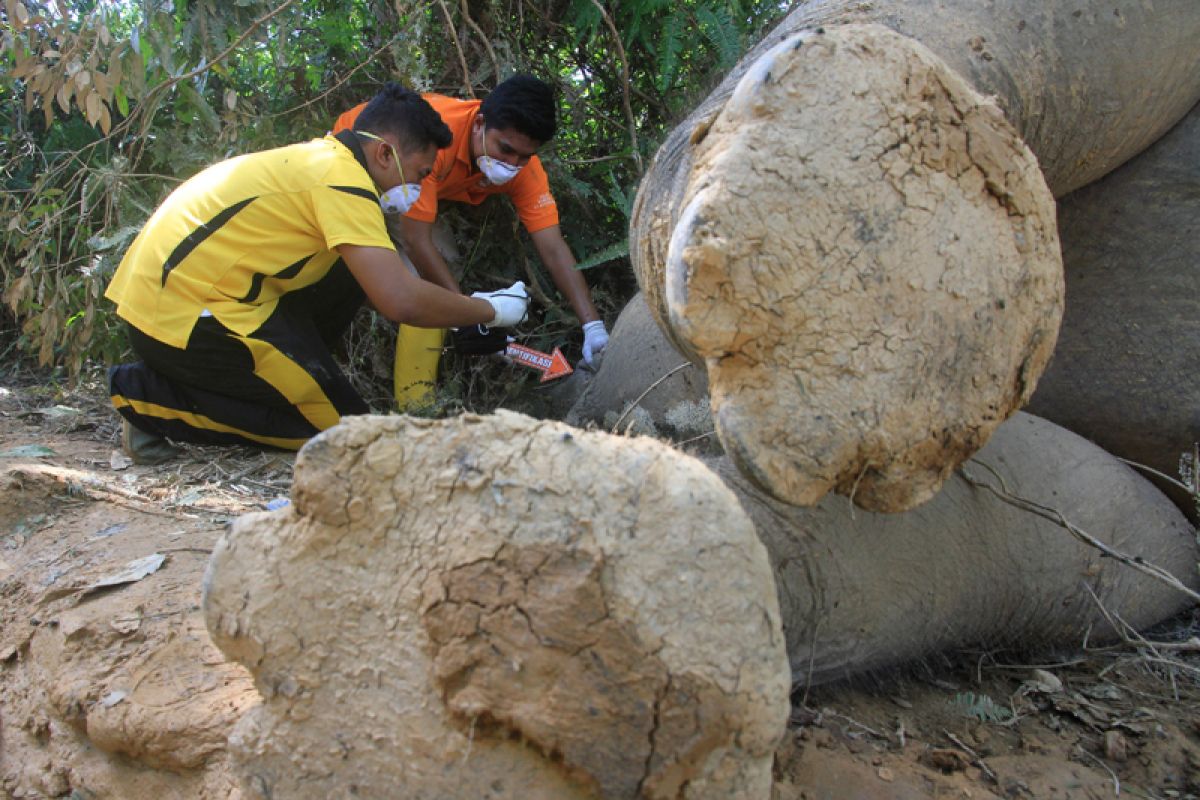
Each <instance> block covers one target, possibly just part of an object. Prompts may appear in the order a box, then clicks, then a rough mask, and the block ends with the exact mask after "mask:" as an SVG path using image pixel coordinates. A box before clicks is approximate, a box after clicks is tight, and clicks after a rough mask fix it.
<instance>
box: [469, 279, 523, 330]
mask: <svg viewBox="0 0 1200 800" xmlns="http://www.w3.org/2000/svg"><path fill="white" fill-rule="evenodd" d="M471 297H480V298H483V299H484V300H487V301H488V302H489V303H491V304H492V308H494V309H496V316H494V317H492V320H491V322H488V323H486V324H487V326H488V327H489V328H511V327H512V326H513V325H516V324H517V323H518V322H520V321H521V320H523V319H525V311H526V310H527V309H528V308H529V292H528V291H526V289H525V282H524V281H517V282H516V283H514V284H513V285H512V286H510V287H508V288H507V289H501V290H500V291H498V292H475V293H473V294H472V295H471Z"/></svg>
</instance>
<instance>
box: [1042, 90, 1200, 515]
mask: <svg viewBox="0 0 1200 800" xmlns="http://www.w3.org/2000/svg"><path fill="white" fill-rule="evenodd" d="M1198 186H1200V109H1197V110H1195V111H1193V112H1192V113H1191V114H1189V115H1188V116H1187V117H1186V118H1185V119H1184V120H1183V122H1181V123H1180V124H1179V125H1178V126H1176V127H1175V128H1174V129H1173V130H1172V131H1171V132H1170V133H1168V134H1167V135H1166V136H1164V137H1163V138H1162V139H1161V140H1159V141H1158V142H1157V143H1155V144H1154V145H1153V146H1152V147H1151V148H1150V149H1149V150H1147V151H1146V152H1144V153H1142V154H1141V155H1140V156H1138V157H1137V158H1135V159H1133V160H1132V161H1130V162H1129V163H1127V164H1125V165H1124V166H1123V167H1121V168H1120V169H1118V170H1117V171H1116V172H1114V173H1112V174H1111V175H1109V176H1107V177H1106V178H1104V179H1103V180H1100V181H1097V182H1096V183H1094V184H1092V185H1090V186H1087V187H1084V188H1083V189H1080V190H1079V191H1077V192H1073V193H1072V194H1070V195H1068V196H1067V197H1065V198H1063V199H1062V201H1061V202H1060V205H1059V230H1060V233H1061V236H1062V247H1063V261H1064V262H1065V265H1066V282H1067V295H1068V297H1069V298H1070V302H1069V303H1068V304H1067V308H1066V315H1065V317H1064V318H1063V326H1062V333H1061V335H1060V337H1059V342H1058V346H1057V348H1056V349H1055V352H1054V357H1053V359H1052V360H1051V362H1050V366H1049V367H1048V368H1047V369H1046V373H1045V375H1044V376H1043V377H1042V380H1041V383H1040V384H1039V385H1038V390H1037V391H1036V392H1035V393H1034V395H1033V397H1032V399H1031V400H1030V404H1029V410H1030V411H1032V412H1033V413H1035V414H1039V415H1041V416H1044V417H1046V418H1047V419H1050V420H1053V421H1054V422H1057V423H1058V424H1060V425H1062V426H1063V427H1065V428H1068V429H1070V430H1073V431H1075V432H1076V433H1078V434H1080V435H1081V436H1084V437H1087V438H1088V439H1091V440H1093V441H1094V442H1096V443H1097V444H1098V445H1100V446H1101V447H1103V448H1104V449H1105V450H1107V451H1108V452H1110V453H1113V454H1114V455H1117V456H1121V457H1122V458H1127V459H1130V460H1132V461H1135V462H1137V463H1139V464H1143V465H1145V466H1148V467H1150V468H1152V469H1153V470H1156V471H1158V472H1160V473H1163V474H1164V475H1166V476H1168V477H1171V478H1174V477H1177V476H1179V475H1180V472H1179V467H1180V459H1181V457H1182V456H1184V455H1185V454H1187V455H1190V456H1192V457H1193V458H1192V459H1191V460H1194V448H1195V447H1196V443H1197V442H1200V377H1198V373H1197V369H1196V367H1197V364H1200V191H1197V187H1198ZM1193 469H1194V466H1193ZM1149 477H1150V479H1151V480H1152V481H1158V482H1159V485H1160V486H1161V487H1162V488H1164V489H1165V490H1166V491H1167V492H1168V494H1170V495H1171V496H1172V498H1174V499H1175V501H1176V502H1177V503H1178V504H1179V505H1180V507H1181V508H1183V510H1184V511H1185V512H1186V513H1188V514H1191V515H1193V518H1194V516H1195V514H1196V505H1195V498H1194V497H1192V495H1191V494H1190V493H1189V492H1185V491H1182V490H1180V489H1179V488H1178V487H1177V486H1175V485H1172V484H1170V483H1168V482H1167V481H1163V480H1160V479H1158V478H1157V477H1156V476H1154V475H1153V474H1152V473H1151V474H1150V475H1149Z"/></svg>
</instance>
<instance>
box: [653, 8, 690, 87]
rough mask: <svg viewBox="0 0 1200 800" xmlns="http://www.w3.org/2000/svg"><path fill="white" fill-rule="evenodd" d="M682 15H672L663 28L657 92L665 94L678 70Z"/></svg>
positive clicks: (659, 49)
mask: <svg viewBox="0 0 1200 800" xmlns="http://www.w3.org/2000/svg"><path fill="white" fill-rule="evenodd" d="M683 22H684V17H683V15H682V14H672V15H671V16H670V17H668V18H667V24H666V26H665V27H664V28H663V40H662V44H661V45H660V46H659V48H658V80H657V81H656V83H657V85H658V90H659V91H660V92H665V91H666V90H667V89H668V88H669V87H670V86H671V84H672V83H674V81H675V73H676V71H677V70H678V69H679V53H680V52H681V51H682V50H683Z"/></svg>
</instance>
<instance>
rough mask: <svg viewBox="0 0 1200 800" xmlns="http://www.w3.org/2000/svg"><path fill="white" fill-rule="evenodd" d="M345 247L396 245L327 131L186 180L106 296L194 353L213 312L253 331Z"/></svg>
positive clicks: (349, 155)
mask: <svg viewBox="0 0 1200 800" xmlns="http://www.w3.org/2000/svg"><path fill="white" fill-rule="evenodd" d="M360 152H361V151H360ZM342 244H354V245H361V246H364V247H387V248H389V249H393V248H394V245H393V244H392V242H391V240H390V239H389V238H388V233H387V228H386V227H385V225H384V221H383V212H382V211H381V210H380V208H379V195H378V193H377V192H376V190H375V184H374V182H373V181H372V180H371V177H370V176H369V175H368V174H367V171H366V169H365V168H364V166H363V165H362V164H360V163H359V161H358V160H356V157H355V154H354V153H353V152H351V150H350V148H348V147H347V146H346V145H344V144H342V143H341V142H340V141H338V140H337V139H336V138H334V137H333V136H326V137H325V138H323V139H314V140H313V141H311V142H305V143H302V144H294V145H290V146H288V147H281V148H278V149H276V150H267V151H264V152H261V153H251V154H249V155H244V156H238V157H236V158H231V159H229V160H228V161H222V162H221V163H219V164H214V165H213V166H211V167H208V168H207V169H205V170H204V171H202V172H200V173H199V174H197V175H195V176H194V177H192V178H189V179H188V180H187V181H185V182H184V183H183V184H181V185H180V186H179V187H178V188H177V189H175V191H173V192H171V194H170V195H169V196H168V197H167V199H166V200H164V201H163V203H162V205H161V206H159V207H158V209H157V210H156V211H155V212H154V214H153V216H151V217H150V219H149V221H147V222H146V225H145V227H144V228H142V231H141V233H139V234H138V236H137V238H136V239H134V241H133V244H132V245H130V247H129V250H128V252H126V253H125V257H124V258H123V259H122V260H121V265H120V266H119V267H118V268H117V271H116V273H115V274H114V275H113V279H112V281H111V282H110V283H109V286H108V289H107V291H106V292H105V296H106V297H108V298H109V299H110V300H112V301H113V302H115V303H116V304H117V314H118V316H120V317H121V318H122V319H124V320H126V321H127V322H129V323H130V324H131V325H133V326H134V327H135V328H137V329H138V330H140V331H142V332H143V333H145V334H146V335H148V336H151V337H153V338H155V339H157V340H159V341H161V342H163V343H165V344H168V345H171V346H172V347H178V348H184V347H186V346H187V342H188V337H189V336H190V335H191V332H192V327H193V326H194V325H195V323H196V320H197V319H198V318H199V317H200V315H201V314H202V313H203V312H204V311H205V310H207V311H208V312H210V313H211V314H212V315H213V316H214V317H216V318H217V321H218V322H220V323H221V324H222V325H224V326H225V327H227V328H229V329H231V330H233V331H235V332H237V333H239V334H241V335H243V336H246V335H249V334H251V333H253V332H254V331H255V330H257V329H258V327H259V326H260V325H261V324H262V323H263V322H264V321H265V320H266V319H267V318H268V317H269V316H270V315H271V313H272V312H273V311H274V310H275V306H276V303H277V302H278V300H279V298H280V297H281V296H283V295H285V294H287V293H288V292H292V291H295V290H297V289H302V288H304V287H306V286H310V285H312V284H314V283H316V282H317V281H318V280H320V279H321V278H322V277H324V276H325V274H326V273H328V271H329V268H330V267H331V266H332V265H333V264H334V263H335V262H336V261H337V259H338V254H337V252H336V251H335V250H334V248H335V247H337V246H338V245H342Z"/></svg>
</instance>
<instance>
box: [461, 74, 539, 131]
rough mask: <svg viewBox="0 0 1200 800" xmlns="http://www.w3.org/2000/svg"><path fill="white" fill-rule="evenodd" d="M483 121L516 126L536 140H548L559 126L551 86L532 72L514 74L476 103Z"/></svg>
mask: <svg viewBox="0 0 1200 800" xmlns="http://www.w3.org/2000/svg"><path fill="white" fill-rule="evenodd" d="M479 113H481V114H483V121H484V123H485V124H486V125H487V126H488V127H489V128H492V129H494V130H507V129H509V128H512V129H515V130H516V131H517V133H523V134H525V135H526V136H528V137H529V138H530V139H533V140H534V141H535V142H548V141H550V139H552V138H553V137H554V132H555V131H556V130H558V122H557V121H556V120H555V108H554V90H553V89H552V88H551V87H550V84H548V83H545V82H544V81H540V80H538V79H537V78H535V77H533V76H532V75H513V76H512V77H511V78H509V79H508V80H506V81H504V82H503V83H501V84H500V85H499V86H497V87H496V88H495V89H492V91H491V93H490V94H488V96H487V97H485V98H483V103H482V104H481V105H480V106H479Z"/></svg>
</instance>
